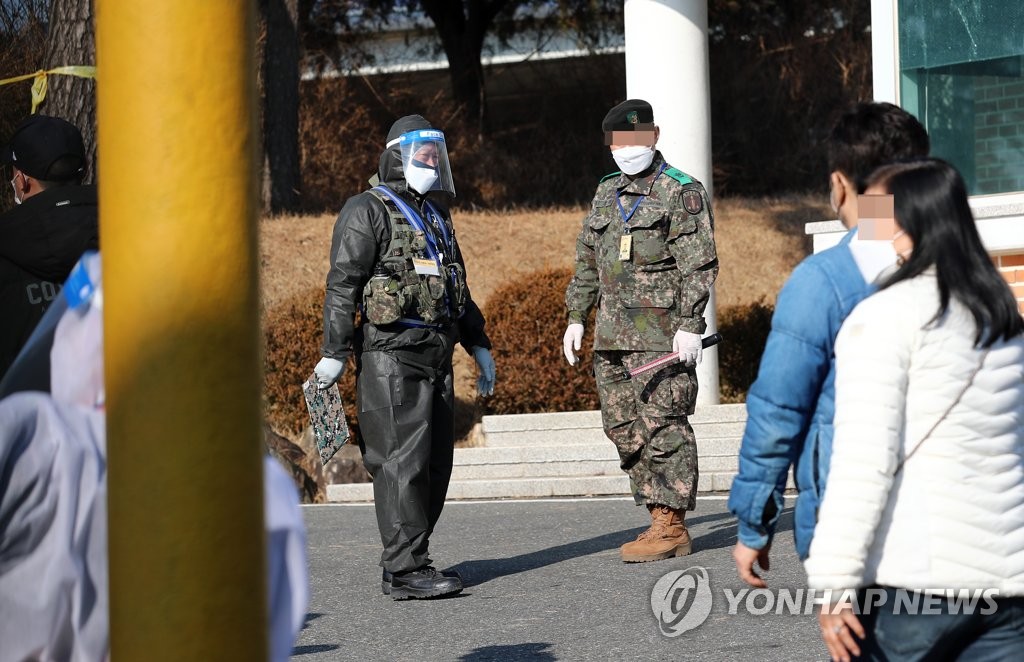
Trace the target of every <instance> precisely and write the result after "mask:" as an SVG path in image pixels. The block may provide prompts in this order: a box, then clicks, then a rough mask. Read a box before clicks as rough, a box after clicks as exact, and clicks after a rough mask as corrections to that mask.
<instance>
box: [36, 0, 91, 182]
mask: <svg viewBox="0 0 1024 662" xmlns="http://www.w3.org/2000/svg"><path fill="white" fill-rule="evenodd" d="M93 16H94V13H93V3H92V1H91V0H53V2H52V4H51V5H50V21H49V30H48V32H47V36H46V58H45V67H46V68H47V69H50V68H52V67H60V66H65V65H94V64H95V63H96V38H95V31H94V24H93ZM48 84H49V90H48V91H47V94H46V101H45V102H44V104H43V107H42V110H41V112H44V113H46V114H47V115H52V116H54V117H61V118H63V119H66V120H67V121H69V122H71V123H72V124H74V125H75V126H77V127H78V128H79V129H80V130H81V131H82V138H83V139H84V140H85V153H86V156H87V158H88V160H89V169H88V170H87V171H86V182H92V181H94V179H95V173H96V81H95V80H93V79H91V78H79V77H77V76H50V77H49V80H48Z"/></svg>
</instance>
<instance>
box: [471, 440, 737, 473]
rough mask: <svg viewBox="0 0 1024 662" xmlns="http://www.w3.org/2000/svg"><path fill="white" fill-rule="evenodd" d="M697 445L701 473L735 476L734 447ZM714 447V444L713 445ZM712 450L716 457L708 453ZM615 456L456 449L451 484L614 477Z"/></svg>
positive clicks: (600, 451)
mask: <svg viewBox="0 0 1024 662" xmlns="http://www.w3.org/2000/svg"><path fill="white" fill-rule="evenodd" d="M714 442H719V443H720V444H721V448H714V446H711V447H709V443H702V442H700V441H698V443H697V454H698V457H699V458H700V469H701V471H702V472H712V473H714V472H721V471H727V472H735V471H736V470H737V469H738V460H737V456H736V445H735V443H721V442H723V440H713V442H712V443H714ZM716 445H717V444H716ZM712 450H716V451H719V453H712V452H711V451H712ZM621 471H622V470H621V469H620V468H619V456H618V453H617V452H616V451H615V447H614V446H613V445H612V443H611V442H610V441H607V440H605V441H603V442H602V443H600V444H586V445H584V444H573V445H567V446H512V447H498V448H458V449H456V450H455V467H454V470H453V472H452V480H472V479H484V478H540V477H546V476H555V477H557V476H614V475H618V474H619V473H621Z"/></svg>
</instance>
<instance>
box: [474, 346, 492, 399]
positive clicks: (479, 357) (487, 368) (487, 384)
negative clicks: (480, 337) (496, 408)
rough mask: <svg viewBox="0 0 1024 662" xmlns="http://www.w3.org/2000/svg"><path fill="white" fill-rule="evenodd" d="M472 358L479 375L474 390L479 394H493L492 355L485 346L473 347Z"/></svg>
mask: <svg viewBox="0 0 1024 662" xmlns="http://www.w3.org/2000/svg"><path fill="white" fill-rule="evenodd" d="M473 358H474V359H476V367H477V368H479V369H480V376H479V377H477V379H476V392H477V393H479V394H480V395H494V380H495V368H494V357H492V356H491V352H490V351H489V350H488V349H487V348H486V347H480V346H479V345H477V346H475V347H473Z"/></svg>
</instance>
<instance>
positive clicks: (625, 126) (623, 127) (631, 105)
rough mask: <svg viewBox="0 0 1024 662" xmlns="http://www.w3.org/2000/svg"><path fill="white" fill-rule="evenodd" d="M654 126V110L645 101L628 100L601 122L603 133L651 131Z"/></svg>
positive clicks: (616, 107)
mask: <svg viewBox="0 0 1024 662" xmlns="http://www.w3.org/2000/svg"><path fill="white" fill-rule="evenodd" d="M652 124H654V109H653V108H651V104H649V103H647V102H646V101H644V100H643V99H626V100H625V101H623V102H622V103H620V104H619V105H617V106H615V107H614V108H612V109H611V110H609V111H608V114H607V115H605V116H604V120H603V121H602V122H601V130H603V131H635V130H637V129H638V128H639V129H643V130H650V129H651V125H652Z"/></svg>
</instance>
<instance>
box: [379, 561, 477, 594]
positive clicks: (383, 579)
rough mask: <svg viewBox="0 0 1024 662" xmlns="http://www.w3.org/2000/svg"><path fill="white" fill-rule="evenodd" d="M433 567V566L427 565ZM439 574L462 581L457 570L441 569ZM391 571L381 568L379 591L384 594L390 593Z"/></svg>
mask: <svg viewBox="0 0 1024 662" xmlns="http://www.w3.org/2000/svg"><path fill="white" fill-rule="evenodd" d="M428 567H430V568H433V567H434V566H428ZM441 575H442V576H444V577H454V578H455V579H458V580H459V581H460V582H461V581H462V575H460V574H459V572H458V571H457V570H442V571H441ZM391 576H392V575H391V573H390V572H388V571H387V570H383V569H382V570H381V574H380V592H381V593H383V594H384V595H391Z"/></svg>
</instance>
